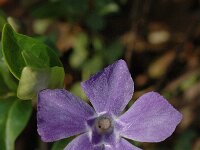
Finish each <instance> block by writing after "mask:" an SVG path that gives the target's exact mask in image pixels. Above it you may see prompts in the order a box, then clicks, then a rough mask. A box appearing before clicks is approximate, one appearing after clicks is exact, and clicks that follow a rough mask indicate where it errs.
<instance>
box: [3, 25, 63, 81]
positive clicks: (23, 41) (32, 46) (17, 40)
mask: <svg viewBox="0 0 200 150" xmlns="http://www.w3.org/2000/svg"><path fill="white" fill-rule="evenodd" d="M2 48H3V55H4V58H5V60H6V62H7V64H8V66H9V69H10V72H11V73H12V74H13V75H14V76H15V77H16V78H17V79H20V76H21V72H22V70H23V68H24V67H25V66H27V65H30V66H34V67H36V66H37V67H38V66H40V67H45V66H46V65H48V66H49V67H54V66H62V64H61V62H60V60H59V58H58V56H57V55H56V54H55V52H54V51H53V50H52V49H50V48H49V47H48V46H46V45H45V44H44V43H42V42H41V41H38V40H36V39H34V38H31V37H28V36H25V35H22V34H18V33H16V32H15V31H14V30H13V29H12V27H11V26H10V25H9V24H6V25H5V26H4V28H3V32H2ZM35 58H37V60H35V61H33V59H35Z"/></svg>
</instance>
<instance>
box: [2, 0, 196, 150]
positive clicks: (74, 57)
mask: <svg viewBox="0 0 200 150" xmlns="http://www.w3.org/2000/svg"><path fill="white" fill-rule="evenodd" d="M0 10H1V11H3V12H4V13H5V15H6V16H7V17H8V22H9V23H10V24H12V25H13V26H15V29H16V30H17V31H18V32H20V33H23V34H25V35H28V36H33V37H35V38H38V39H41V40H42V41H44V42H45V43H47V44H48V45H49V46H50V47H52V48H53V49H55V50H56V51H57V52H58V54H59V55H60V58H61V61H62V63H63V66H64V68H65V72H66V77H65V87H66V89H68V90H70V91H71V92H73V93H74V94H76V95H78V96H80V97H81V98H83V99H85V100H86V101H87V98H86V97H85V95H84V94H83V92H82V90H81V88H80V82H81V81H83V80H86V79H88V78H89V77H90V76H91V75H92V74H94V73H96V72H97V71H99V70H101V69H102V68H104V67H105V66H107V65H108V64H111V63H113V62H114V61H115V60H117V59H120V58H122V59H124V60H125V61H126V62H127V64H128V66H129V69H130V72H131V74H132V77H133V79H134V82H135V94H134V97H133V98H132V100H131V102H130V104H129V106H128V107H130V106H131V104H132V103H133V102H134V101H135V100H136V99H137V98H138V97H139V96H141V95H142V94H143V93H145V92H147V91H152V90H153V91H158V92H160V93H161V94H162V95H164V96H165V97H166V98H167V99H168V100H169V102H170V103H171V104H172V105H173V106H174V107H175V108H176V109H178V110H179V111H181V112H182V114H183V116H184V117H183V120H182V122H181V124H180V125H179V126H178V127H177V129H176V131H175V132H174V134H173V135H172V136H171V137H170V138H168V139H167V140H165V141H163V142H161V143H134V144H136V145H138V146H139V147H141V148H143V149H144V150H200V1H199V0H49V1H47V0H0ZM128 107H127V108H128ZM51 146H52V143H49V144H47V143H43V142H41V141H40V137H39V136H38V134H37V127H36V110H35V111H34V113H33V115H32V118H31V120H30V121H29V124H28V125H27V127H26V129H25V130H24V131H23V133H22V134H21V135H20V137H19V138H18V139H17V141H16V149H17V150H36V149H38V150H47V149H50V148H51Z"/></svg>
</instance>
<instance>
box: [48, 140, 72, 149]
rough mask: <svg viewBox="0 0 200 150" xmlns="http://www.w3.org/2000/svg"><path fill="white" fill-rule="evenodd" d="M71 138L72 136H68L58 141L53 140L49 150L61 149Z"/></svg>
mask: <svg viewBox="0 0 200 150" xmlns="http://www.w3.org/2000/svg"><path fill="white" fill-rule="evenodd" d="M73 138H74V137H69V138H67V139H63V140H60V141H58V142H55V143H54V145H53V147H52V149H51V150H62V149H64V148H65V147H66V146H67V144H68V143H69V142H71V141H72V139H73Z"/></svg>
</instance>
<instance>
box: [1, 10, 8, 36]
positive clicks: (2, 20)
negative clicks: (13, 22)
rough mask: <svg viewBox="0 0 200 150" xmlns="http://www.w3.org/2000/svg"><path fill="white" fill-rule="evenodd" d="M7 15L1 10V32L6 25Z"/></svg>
mask: <svg viewBox="0 0 200 150" xmlns="http://www.w3.org/2000/svg"><path fill="white" fill-rule="evenodd" d="M6 22H7V21H6V15H5V14H4V12H3V11H2V10H0V32H1V31H2V29H3V26H4V24H5V23H6Z"/></svg>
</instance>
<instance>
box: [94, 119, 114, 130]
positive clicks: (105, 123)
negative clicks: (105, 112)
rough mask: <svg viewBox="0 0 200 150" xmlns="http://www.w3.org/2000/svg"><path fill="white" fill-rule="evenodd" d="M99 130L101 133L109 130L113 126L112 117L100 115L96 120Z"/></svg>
mask: <svg viewBox="0 0 200 150" xmlns="http://www.w3.org/2000/svg"><path fill="white" fill-rule="evenodd" d="M96 128H97V131H99V132H100V133H105V132H109V131H110V130H111V128H112V121H111V119H110V118H107V117H100V118H98V119H97V122H96Z"/></svg>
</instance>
